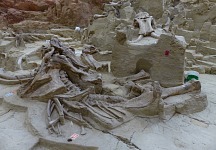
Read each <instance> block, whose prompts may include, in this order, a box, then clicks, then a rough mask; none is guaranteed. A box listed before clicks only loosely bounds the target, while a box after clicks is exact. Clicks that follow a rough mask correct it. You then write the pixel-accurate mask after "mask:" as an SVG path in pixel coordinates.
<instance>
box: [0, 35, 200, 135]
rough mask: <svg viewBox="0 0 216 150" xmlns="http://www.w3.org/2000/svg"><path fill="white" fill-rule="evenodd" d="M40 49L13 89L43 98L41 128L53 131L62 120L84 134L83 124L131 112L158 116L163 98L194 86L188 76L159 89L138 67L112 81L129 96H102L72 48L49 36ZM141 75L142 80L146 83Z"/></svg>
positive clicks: (119, 119) (113, 123) (103, 126)
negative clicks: (47, 43) (36, 61)
mask: <svg viewBox="0 0 216 150" xmlns="http://www.w3.org/2000/svg"><path fill="white" fill-rule="evenodd" d="M44 52H45V53H44V55H43V58H42V62H41V65H40V66H39V67H38V68H37V69H36V71H35V73H34V74H30V75H29V76H21V77H19V79H26V78H27V79H28V82H27V83H25V84H23V85H21V87H20V88H19V89H18V90H17V94H18V95H19V96H20V97H28V98H36V99H42V100H46V101H47V102H48V104H47V128H48V130H49V131H50V132H51V133H56V134H59V135H60V134H61V131H60V128H59V126H60V125H63V124H65V123H67V121H68V120H69V121H72V122H74V123H76V124H77V125H79V126H80V127H81V128H80V129H81V130H80V133H81V134H82V135H84V134H86V128H95V129H98V130H103V131H106V130H110V129H113V128H116V127H118V126H120V125H121V124H123V123H125V122H127V121H129V120H131V119H133V118H134V117H136V116H142V117H149V116H158V114H159V111H160V109H159V106H160V105H162V104H163V103H161V101H162V100H163V98H166V97H168V96H172V95H176V94H182V93H186V92H191V91H194V90H197V89H199V87H200V86H199V81H191V82H188V83H186V84H185V85H183V86H179V87H174V88H162V87H161V86H160V84H159V82H157V81H152V80H150V79H149V78H150V75H149V74H148V73H146V72H145V71H143V70H142V71H140V72H139V73H137V74H135V75H131V76H128V77H123V78H116V80H115V81H114V82H115V83H117V84H115V85H116V86H119V87H120V86H121V87H122V88H125V89H127V87H128V86H129V85H130V88H129V90H128V91H129V92H130V91H131V92H132V94H133V93H135V94H133V96H130V97H127V95H125V96H119V95H117V94H116V95H109V94H107V95H103V94H102V92H103V88H102V75H101V74H100V73H98V72H96V71H95V70H92V69H91V67H90V66H88V64H87V65H85V64H84V63H83V62H82V60H81V59H80V58H79V57H78V56H76V55H75V52H74V50H73V49H72V48H68V47H66V46H64V45H63V44H62V43H61V42H60V41H59V40H58V39H57V38H53V39H51V40H50V48H49V49H46V51H44ZM90 58H91V57H90ZM91 60H92V59H91ZM93 69H96V67H95V68H93ZM0 77H1V78H4V79H8V80H9V79H12V80H13V79H14V78H15V79H16V78H18V77H15V76H11V77H8V76H5V74H3V73H1V74H0ZM141 80H144V81H146V80H148V83H147V82H141ZM141 83H145V84H144V85H143V84H141ZM146 83H147V84H146Z"/></svg>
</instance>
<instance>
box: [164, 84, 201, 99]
mask: <svg viewBox="0 0 216 150" xmlns="http://www.w3.org/2000/svg"><path fill="white" fill-rule="evenodd" d="M200 89H201V84H200V81H198V80H191V81H190V82H187V83H185V84H184V85H181V86H177V87H171V88H164V89H163V90H162V91H163V92H162V96H161V97H162V98H164V99H165V98H167V97H169V96H173V95H179V94H184V93H188V92H192V91H198V90H200Z"/></svg>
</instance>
